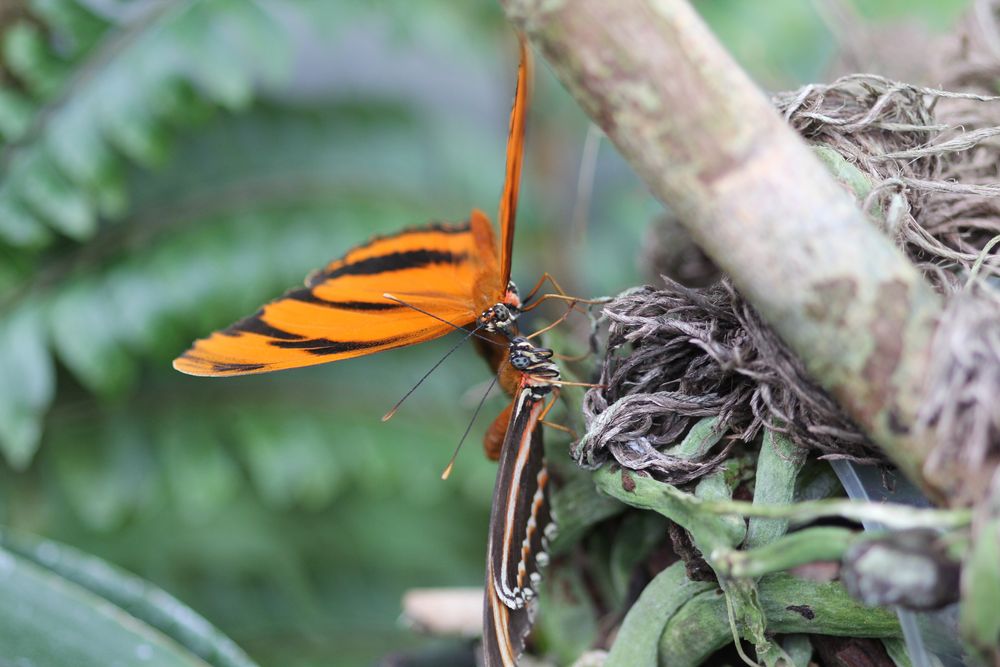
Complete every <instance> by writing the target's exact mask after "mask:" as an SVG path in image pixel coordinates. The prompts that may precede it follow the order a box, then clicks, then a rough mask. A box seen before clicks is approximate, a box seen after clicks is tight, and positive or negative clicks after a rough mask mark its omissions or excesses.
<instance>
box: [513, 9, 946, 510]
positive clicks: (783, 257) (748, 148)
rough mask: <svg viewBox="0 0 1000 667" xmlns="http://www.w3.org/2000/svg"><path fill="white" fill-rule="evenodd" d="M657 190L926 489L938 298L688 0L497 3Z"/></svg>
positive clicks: (938, 492) (932, 489) (929, 487)
mask: <svg viewBox="0 0 1000 667" xmlns="http://www.w3.org/2000/svg"><path fill="white" fill-rule="evenodd" d="M500 3H501V4H502V5H503V7H504V9H505V11H506V12H507V15H508V17H509V18H510V19H511V20H512V21H513V22H514V24H515V25H517V26H518V27H519V28H521V29H522V30H523V31H524V32H525V33H526V34H527V35H528V37H529V39H530V41H531V42H532V43H533V44H534V45H535V46H536V47H537V48H538V49H539V50H540V51H541V53H542V54H543V55H544V56H545V58H546V59H547V60H548V62H549V64H550V65H551V66H552V68H553V69H554V70H555V73H556V75H557V76H558V77H559V79H560V80H561V81H562V82H563V84H564V85H565V86H566V87H567V88H568V89H569V91H570V92H571V93H572V94H573V96H574V97H575V98H576V100H577V101H578V102H579V104H580V105H581V106H582V107H583V109H584V110H585V111H586V112H587V113H588V114H589V115H590V117H591V118H592V119H593V120H594V121H595V122H596V123H597V124H598V125H600V127H601V128H602V129H603V130H604V131H605V133H607V136H608V137H609V138H610V139H611V141H612V142H614V144H615V145H616V146H617V147H618V149H619V151H620V152H621V154H622V155H623V156H624V157H625V159H626V160H628V161H629V163H630V164H631V165H632V167H633V168H634V169H635V170H636V172H637V173H638V174H639V175H640V177H641V178H642V179H643V180H644V181H645V182H646V184H647V185H648V186H649V188H650V189H651V190H652V192H653V194H654V195H655V196H656V197H658V198H659V199H660V200H661V201H662V202H663V203H664V204H667V205H668V206H670V207H671V208H672V209H674V211H676V212H677V214H678V215H679V217H680V220H681V222H682V223H683V224H684V225H685V226H686V227H687V229H688V230H689V231H690V233H691V234H692V236H693V237H694V239H695V240H696V242H697V243H698V244H699V245H700V246H701V247H702V248H703V249H704V250H705V252H706V253H707V254H708V255H709V256H711V258H712V259H713V260H714V261H715V262H716V263H717V264H718V265H719V266H720V267H721V268H723V269H724V270H725V271H726V272H728V273H729V274H730V276H732V278H733V280H734V281H735V283H736V284H737V286H738V287H739V289H740V290H741V291H742V292H743V294H744V295H746V297H747V298H748V299H749V300H750V301H751V302H752V303H753V304H754V305H755V306H756V307H757V309H758V310H759V311H760V312H761V314H762V315H763V316H764V317H765V318H766V319H767V320H768V322H770V323H771V325H772V326H774V327H775V329H776V330H777V331H778V332H779V334H780V335H781V336H782V338H783V339H784V340H785V341H786V342H787V343H788V344H789V345H790V346H791V347H792V348H793V349H794V350H795V351H796V352H797V353H798V354H799V355H800V356H801V357H802V358H803V360H804V361H805V363H806V366H807V368H808V369H809V372H810V373H811V374H812V375H813V376H814V377H815V379H816V380H817V381H818V382H819V383H820V384H821V385H822V386H823V387H825V388H826V389H827V390H828V391H829V392H830V393H831V394H832V395H833V396H834V397H835V398H836V400H837V401H838V402H839V403H840V404H841V406H843V408H844V409H845V411H846V412H847V413H848V414H849V415H850V416H851V417H852V418H853V419H854V420H855V421H856V423H857V424H858V425H859V426H860V427H861V428H862V429H864V430H865V431H866V432H867V433H868V434H869V435H870V436H871V437H872V439H873V440H874V441H875V442H876V443H878V444H879V445H880V446H881V447H882V448H883V449H884V451H885V452H886V453H887V455H888V456H889V457H890V458H891V459H892V460H893V461H894V462H895V463H896V464H897V465H898V466H899V467H900V468H901V469H902V470H903V471H904V472H905V473H906V474H907V476H908V477H910V479H912V480H913V481H914V482H916V483H917V484H918V485H920V486H921V487H922V488H923V489H924V490H925V491H926V492H928V493H929V494H931V495H932V496H934V497H936V498H938V499H940V498H942V496H947V495H948V492H949V489H948V488H942V487H940V486H938V485H936V484H935V483H932V482H931V481H930V480H928V479H927V478H926V477H925V475H924V474H923V473H922V464H923V462H924V461H925V460H926V456H927V454H928V452H929V450H930V447H931V444H932V443H931V441H930V438H929V437H928V436H927V435H926V434H918V433H916V431H915V430H914V422H915V417H916V414H917V410H918V408H919V406H920V404H921V401H922V398H923V395H924V388H925V386H926V382H927V378H928V369H929V362H930V351H931V340H932V337H933V334H934V331H935V326H936V323H937V320H938V318H939V316H940V314H941V309H942V303H941V299H940V298H939V297H938V295H937V294H936V293H935V292H934V291H933V290H932V289H931V287H930V286H929V285H928V284H927V283H926V282H925V281H924V279H923V277H922V276H921V275H920V274H919V272H918V271H917V270H916V269H915V268H914V267H913V265H912V264H911V263H910V262H909V261H908V260H907V259H906V258H905V257H904V255H903V254H902V252H900V251H899V250H898V249H897V248H896V247H895V246H894V245H893V244H892V243H891V242H890V241H889V239H887V238H886V237H884V236H883V235H882V234H881V232H879V231H878V230H877V229H876V228H875V227H874V226H873V225H871V224H870V223H869V222H868V221H867V220H866V219H865V217H864V215H863V214H862V213H861V211H859V210H858V208H857V206H856V205H855V203H854V201H853V199H852V198H851V196H850V195H849V194H848V193H847V192H846V191H845V190H844V189H843V188H842V187H841V186H839V185H838V184H837V183H836V182H835V180H834V179H833V178H832V176H831V175H830V174H829V173H828V172H827V171H826V169H825V168H824V167H823V165H821V164H820V162H819V161H818V159H817V158H816V157H815V156H814V155H813V154H812V151H811V150H810V149H809V148H808V147H807V146H806V145H805V144H804V143H803V142H802V141H801V139H800V138H799V137H798V136H797V135H796V134H795V133H794V132H793V131H792V130H791V129H790V128H789V127H788V126H787V125H786V124H785V123H784V121H783V120H782V118H781V117H780V116H779V115H778V113H777V112H776V111H775V110H774V108H773V107H772V106H771V104H770V102H769V100H768V99H767V97H766V96H765V95H764V94H763V93H762V92H761V91H760V90H758V89H757V87H756V86H755V85H754V84H753V83H752V82H751V81H750V79H749V77H748V76H747V75H746V74H745V73H744V72H743V71H742V69H741V68H740V67H739V66H738V65H736V63H735V62H734V61H733V60H732V59H731V58H730V56H729V55H728V54H727V53H726V52H725V50H724V49H723V48H722V47H721V45H720V44H719V43H718V42H717V41H716V39H715V37H714V36H713V35H712V34H711V32H710V31H709V30H708V28H707V27H706V26H705V25H704V23H703V22H702V20H701V19H700V17H699V16H698V15H697V14H696V12H695V11H694V10H693V9H692V7H691V6H690V5H689V4H688V2H686V1H685V0H614V1H613V2H609V1H608V0H500Z"/></svg>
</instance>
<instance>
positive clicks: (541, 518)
mask: <svg viewBox="0 0 1000 667" xmlns="http://www.w3.org/2000/svg"><path fill="white" fill-rule="evenodd" d="M543 407H544V397H543V396H541V395H539V394H538V393H536V390H535V389H533V388H531V387H524V388H522V389H521V390H520V392H518V395H517V397H516V398H515V404H514V409H513V410H512V411H511V418H510V423H509V425H508V427H507V435H506V437H505V438H504V442H503V447H502V449H501V453H500V467H499V469H498V470H497V481H496V485H495V486H494V489H493V508H492V511H491V513H490V534H489V546H488V548H487V555H486V595H485V601H484V604H485V609H484V626H483V654H484V657H485V665H486V667H500V666H503V667H511V666H513V665H517V661H518V658H519V656H520V654H521V652H522V651H523V649H524V642H525V638H526V637H527V635H528V632H529V631H530V630H531V625H532V622H533V621H534V604H535V597H536V596H537V594H538V584H539V582H540V579H541V575H540V573H539V569H540V568H541V567H544V566H545V564H546V562H547V560H548V554H547V553H546V549H547V547H548V535H547V534H546V533H548V534H549V535H551V533H552V530H553V529H554V524H552V522H551V515H550V510H549V503H548V485H549V476H548V472H547V470H546V469H545V458H544V452H543V448H542V433H541V429H540V428H539V421H538V420H539V417H540V416H541V412H542V409H543Z"/></svg>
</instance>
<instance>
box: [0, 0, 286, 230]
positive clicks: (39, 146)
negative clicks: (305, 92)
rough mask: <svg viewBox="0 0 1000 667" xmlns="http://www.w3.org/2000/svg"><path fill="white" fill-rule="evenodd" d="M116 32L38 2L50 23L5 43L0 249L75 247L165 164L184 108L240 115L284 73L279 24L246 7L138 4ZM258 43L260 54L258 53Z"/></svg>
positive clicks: (192, 1)
mask: <svg viewBox="0 0 1000 667" xmlns="http://www.w3.org/2000/svg"><path fill="white" fill-rule="evenodd" d="M144 7H145V11H144V12H142V13H141V14H140V15H138V16H134V17H128V18H127V20H123V21H122V22H121V23H118V24H112V23H108V22H106V21H104V20H102V19H101V18H100V17H96V16H94V15H92V14H90V13H89V12H88V10H86V9H85V8H84V7H83V5H82V4H78V3H77V2H74V1H73V0H44V1H39V2H36V3H35V4H34V8H35V10H36V13H37V15H38V18H39V19H40V20H41V21H43V22H45V23H46V24H47V25H48V28H49V31H48V32H45V31H43V30H42V28H40V27H39V26H38V25H37V24H36V23H29V22H27V21H22V22H19V23H17V24H15V25H13V26H11V27H10V28H8V29H7V30H6V32H5V33H4V35H3V46H4V50H3V53H4V62H5V64H6V66H7V69H8V71H9V72H10V73H11V74H12V75H13V76H14V77H16V82H15V84H8V85H6V86H4V87H3V88H0V132H2V133H3V138H4V144H3V145H2V147H0V239H2V240H3V241H4V242H6V243H8V244H11V245H14V246H29V247H42V246H45V245H48V244H50V243H51V242H52V240H53V235H52V234H51V233H50V232H51V231H55V232H57V233H58V234H60V235H63V236H67V237H70V238H72V239H75V240H78V241H82V240H84V239H87V238H90V237H91V236H93V234H94V233H95V231H96V230H97V227H98V221H99V220H100V219H102V218H119V217H121V215H122V214H123V213H124V210H125V207H124V201H125V200H126V198H127V197H126V194H125V191H124V187H123V181H122V178H121V174H122V173H123V172H124V171H125V170H126V168H127V166H128V165H129V164H130V163H135V164H139V165H144V166H155V165H157V164H160V163H162V161H163V159H164V156H165V154H166V152H167V151H168V150H169V147H170V145H171V142H172V133H173V131H174V129H175V128H176V126H177V125H178V124H180V123H182V122H184V121H185V120H186V119H187V118H188V117H189V116H190V115H191V108H192V107H194V108H198V107H199V106H205V105H210V106H221V107H225V108H228V109H240V108H244V107H245V106H246V105H247V104H248V103H249V102H250V100H251V98H252V96H253V92H254V90H255V88H256V86H257V85H259V84H261V83H267V82H274V81H276V80H278V79H280V78H281V77H282V76H283V75H285V74H286V72H287V70H288V64H289V58H290V51H289V36H288V34H287V33H286V28H285V27H284V25H283V23H282V22H280V21H277V20H275V17H273V16H272V15H271V14H270V13H269V10H268V9H267V7H266V5H264V4H262V3H259V2H249V1H245V0H186V1H183V2H182V1H168V2H156V3H145V5H144ZM262 44H266V45H267V48H266V49H264V48H261V45H262Z"/></svg>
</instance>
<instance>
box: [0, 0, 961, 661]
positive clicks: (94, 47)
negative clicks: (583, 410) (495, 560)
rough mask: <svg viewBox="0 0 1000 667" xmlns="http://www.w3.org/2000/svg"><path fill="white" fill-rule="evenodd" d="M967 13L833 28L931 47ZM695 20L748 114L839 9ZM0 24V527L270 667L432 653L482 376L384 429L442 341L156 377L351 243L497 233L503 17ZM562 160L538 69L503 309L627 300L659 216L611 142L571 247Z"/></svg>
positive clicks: (778, 3) (423, 398) (66, 5)
mask: <svg viewBox="0 0 1000 667" xmlns="http://www.w3.org/2000/svg"><path fill="white" fill-rule="evenodd" d="M965 4H966V3H965V2H964V0H947V1H943V0H921V1H919V2H912V1H911V2H903V1H902V0H900V1H898V2H897V1H893V2H886V1H884V0H865V1H862V0H856V2H854V3H853V4H851V3H838V6H840V7H841V9H843V8H844V7H848V8H851V7H853V9H854V11H856V16H857V17H861V20H864V21H874V22H885V21H898V20H901V19H906V20H908V21H917V22H919V23H920V24H922V25H924V26H926V27H927V28H928V29H929V30H932V31H943V30H945V29H947V28H948V26H949V25H950V24H951V23H952V22H953V21H954V20H955V19H956V18H957V17H958V16H959V15H960V14H961V11H962V9H963V8H964V6H965ZM696 5H697V7H698V8H699V10H700V11H702V12H703V13H704V15H705V16H706V18H707V19H708V20H709V22H710V23H711V24H712V26H713V28H714V29H715V30H716V32H717V34H719V35H720V37H722V38H723V40H724V41H725V42H726V43H727V45H729V47H730V48H731V49H732V50H733V52H734V53H735V54H736V55H737V57H738V58H739V59H740V60H741V62H742V63H743V64H744V65H745V66H746V67H748V69H749V70H750V71H751V72H752V74H753V75H754V76H755V77H756V78H757V80H758V81H760V82H761V84H762V85H764V86H765V87H767V88H769V89H784V88H790V87H794V86H796V85H798V84H799V83H801V82H807V81H814V80H819V79H821V78H822V77H824V76H825V74H826V72H827V71H828V69H827V68H828V66H829V65H830V63H831V61H832V60H833V59H834V58H835V57H836V54H837V51H838V46H837V40H836V39H835V38H834V35H833V32H832V31H831V29H830V27H829V26H830V20H831V19H830V16H828V15H827V14H828V13H829V9H830V7H831V6H833V3H830V4H826V3H825V2H824V0H818V2H816V3H813V2H808V1H806V0H773V1H771V2H767V3H750V2H745V0H705V1H702V2H697V3H696ZM817 7H819V10H817ZM0 22H2V53H0V454H2V457H0V523H2V524H3V525H6V526H10V527H12V528H15V529H17V530H21V531H25V532H31V533H36V534H40V535H44V536H48V537H51V538H54V539H57V540H61V541H65V542H67V543H70V544H72V545H75V546H77V547H79V548H81V549H82V550H84V551H87V552H90V553H93V554H96V555H98V556H101V557H103V558H106V559H108V560H110V561H112V562H114V563H116V564H119V565H121V566H123V567H125V568H127V569H129V570H131V571H133V572H135V573H137V574H139V575H141V576H142V577H145V578H147V579H149V580H151V581H152V582H155V583H156V584H158V585H160V586H162V587H163V588H164V589H166V590H167V591H169V592H171V593H173V594H175V595H176V596H177V597H179V598H180V599H181V600H183V601H184V602H185V603H187V604H189V605H190V606H191V607H192V608H194V609H195V610H197V611H199V612H200V613H202V614H204V615H205V616H206V617H207V618H208V619H209V620H211V621H212V622H214V623H215V624H217V625H218V626H219V627H220V628H221V629H222V630H223V631H224V632H226V633H227V634H229V635H230V636H231V637H232V638H233V639H234V640H236V642H237V643H239V644H240V645H241V646H243V647H244V648H245V649H246V650H247V651H248V652H249V653H250V654H251V655H252V656H253V657H254V658H255V659H256V660H258V661H259V662H260V663H261V665H264V666H268V667H305V666H307V665H309V666H312V665H338V666H339V665H347V666H350V665H367V664H373V663H375V662H376V661H377V660H379V658H380V657H381V656H384V655H386V654H388V653H391V652H393V651H398V650H404V649H406V648H408V647H414V646H419V645H426V643H427V642H428V640H426V639H424V638H421V637H418V636H416V635H414V634H412V633H410V632H409V631H407V630H406V629H405V628H404V627H403V626H402V625H401V624H400V623H399V622H398V618H399V614H400V604H399V602H400V597H401V595H402V593H403V591H405V590H406V589H408V588H412V587H427V586H451V585H473V586H474V585H480V583H481V579H482V565H483V558H484V556H483V554H484V550H485V527H486V521H487V516H488V512H489V502H490V495H491V489H492V484H493V474H494V467H493V465H492V464H490V463H488V462H487V461H485V460H484V458H483V456H482V455H481V454H480V452H479V451H478V445H477V444H472V445H470V446H469V447H468V448H467V451H465V452H464V453H463V455H462V456H461V458H460V459H459V463H458V467H457V469H456V472H455V474H454V475H453V477H452V478H451V479H450V480H449V481H447V482H442V481H440V480H439V474H440V471H441V469H442V468H443V466H444V465H445V463H446V462H447V459H448V457H449V455H450V453H451V450H452V448H453V447H454V445H455V443H456V441H457V439H458V437H459V436H460V434H461V432H462V430H463V429H464V426H465V424H466V423H467V421H468V419H469V417H470V415H471V412H472V408H473V406H474V402H475V398H474V396H475V393H476V392H475V391H472V390H474V389H475V388H477V387H481V386H482V384H481V383H482V382H483V381H484V380H486V379H487V378H488V375H487V372H486V368H485V366H484V365H483V364H482V363H481V362H480V361H478V360H477V359H475V355H474V352H473V351H472V350H471V349H469V350H462V351H461V352H460V353H458V354H457V355H455V357H454V358H453V359H451V360H449V361H448V362H447V363H446V365H445V367H444V368H442V369H441V370H440V371H438V372H437V373H435V374H434V375H433V376H432V377H431V379H430V380H429V381H428V382H427V383H426V385H425V386H423V387H422V388H421V389H420V390H419V391H418V392H417V393H416V394H415V395H414V396H413V398H412V399H410V400H409V402H408V403H407V404H406V406H405V407H404V408H403V409H402V410H401V412H400V413H399V415H398V416H397V417H396V418H395V419H394V420H393V421H391V422H390V423H388V424H382V423H380V422H379V416H380V415H381V414H382V413H383V412H384V411H385V410H386V409H387V408H388V407H390V406H391V405H392V404H393V403H394V402H395V401H396V399H397V398H398V397H400V396H401V395H402V394H403V393H404V392H405V391H406V390H407V389H408V388H409V387H410V386H411V385H412V383H413V382H414V381H415V380H416V379H417V378H419V377H420V375H422V374H423V372H424V371H425V370H426V369H428V368H429V367H430V366H431V365H432V364H433V363H434V361H436V360H437V359H438V358H439V357H440V356H441V354H443V352H444V351H445V350H446V349H447V348H448V346H450V345H451V342H450V341H449V340H447V339H446V340H444V341H438V342H436V343H432V344H426V345H421V346H419V347H418V348H414V349H407V350H401V351H396V352H391V353H387V354H383V355H378V356H376V357H372V358H366V359H358V360H353V361H348V362H342V363H339V364H336V365H332V366H325V367H319V368H314V369H307V370H301V371H291V372H283V373H278V374H276V375H272V376H261V377H252V378H246V379H229V380H207V379H199V378H191V377H186V376H182V375H180V374H178V373H176V372H174V371H173V370H172V369H171V367H170V361H171V359H172V358H173V357H174V356H176V355H177V354H179V353H180V352H182V351H183V350H184V349H185V347H186V346H187V344H188V343H189V342H190V341H191V340H193V339H194V338H196V337H200V336H204V335H206V334H207V333H209V332H210V331H211V330H212V329H214V328H217V327H220V326H224V325H226V324H228V323H230V322H231V321H233V320H234V319H236V318H237V317H240V316H242V315H245V314H247V313H249V312H252V311H253V310H254V309H255V308H256V307H257V306H258V305H259V304H261V303H262V302H264V301H265V300H267V299H268V298H271V297H273V296H275V295H277V294H279V293H281V292H282V291H283V290H284V289H285V288H287V287H290V286H293V285H296V284H298V283H300V282H301V280H302V277H303V276H304V275H305V274H306V273H308V272H309V271H310V270H311V269H313V268H316V267H319V266H321V265H323V264H324V263H325V262H326V261H328V260H329V259H331V258H333V257H336V256H338V255H340V254H341V253H343V252H344V251H345V250H347V249H348V248H349V247H351V246H352V245H354V244H356V243H359V242H361V241H363V240H365V239H367V238H368V237H369V236H371V235H372V234H375V233H380V232H389V231H393V230H395V229H398V228H400V227H402V226H405V225H409V224H416V223H421V222H424V221H427V220H461V219H464V218H465V217H466V216H467V214H468V212H469V210H470V209H471V208H473V207H479V208H482V209H484V210H486V211H487V212H488V213H489V214H490V215H491V217H492V216H494V215H495V210H496V205H497V199H498V195H499V190H500V185H501V178H502V172H503V150H504V142H505V140H506V123H507V113H508V111H509V105H510V98H511V93H512V86H513V76H514V69H515V66H516V62H515V51H516V49H515V40H514V38H513V35H512V33H511V30H510V28H509V26H508V25H507V24H506V23H505V22H504V19H503V17H502V15H501V13H500V10H499V9H498V6H497V3H496V2H494V1H493V0H465V1H464V2H446V1H444V0H422V1H421V2H413V1H412V0H378V1H373V0H368V1H362V0H256V1H250V0H176V1H174V2H150V1H146V0H133V1H131V2H129V1H125V0H35V1H23V2H19V1H17V0H5V1H4V2H3V3H2V4H0ZM664 75H665V76H669V73H664ZM587 132H588V122H587V119H586V118H585V117H584V116H583V115H582V113H581V112H580V111H579V110H578V109H577V108H576V107H575V105H574V103H573V102H572V100H571V99H570V98H569V97H568V95H567V94H566V93H565V92H564V91H563V90H562V89H561V88H560V87H559V85H558V84H557V83H556V82H555V81H554V79H553V78H552V76H551V74H550V73H549V72H548V71H547V69H546V67H545V66H544V65H542V66H540V67H539V72H538V77H537V81H536V88H535V96H534V101H533V108H532V111H531V116H530V126H529V146H528V151H527V164H526V171H525V177H524V180H525V188H524V195H523V199H522V204H521V214H520V216H519V225H518V235H517V241H516V246H517V249H516V251H515V257H516V259H515V269H514V277H515V279H516V280H517V281H518V282H519V284H520V285H522V286H530V285H531V284H533V282H534V280H535V277H536V276H538V275H539V274H540V273H541V271H542V270H543V267H544V269H548V270H549V271H552V272H553V273H555V274H556V275H557V276H558V277H559V278H560V280H561V282H563V283H564V285H565V286H567V287H570V288H571V291H573V292H574V293H578V294H611V293H616V292H618V291H620V290H622V289H624V288H626V287H628V286H630V285H633V284H636V283H638V282H641V281H643V280H644V279H645V278H644V276H642V275H641V271H640V269H639V267H638V266H637V262H636V259H635V258H636V257H637V255H638V251H639V247H640V244H641V239H642V234H643V231H644V230H645V228H646V226H647V224H648V223H649V221H650V220H652V219H653V218H654V217H655V216H656V215H657V213H658V212H659V211H660V207H659V205H658V204H657V203H656V202H654V201H652V200H651V198H650V197H649V196H648V195H647V193H646V191H645V189H644V188H643V187H642V185H641V184H640V183H638V182H637V181H636V179H635V178H634V176H633V175H632V174H631V172H630V171H629V169H628V168H627V166H626V165H624V164H623V163H622V162H621V161H620V159H618V158H617V156H616V155H615V154H614V150H613V148H611V147H610V146H609V145H608V144H607V143H606V142H605V143H604V144H603V145H602V147H601V151H600V154H599V158H598V161H597V169H596V179H595V184H594V188H593V196H592V199H591V200H590V202H589V213H588V215H587V219H588V227H587V230H586V235H585V236H583V237H582V238H581V236H580V235H579V234H578V233H577V230H575V229H574V227H573V223H572V220H573V217H574V206H575V205H577V196H576V195H577V179H578V172H579V169H580V161H581V154H582V151H583V145H584V142H585V137H586V136H587ZM501 406H502V401H501V400H500V399H499V398H497V397H494V399H493V400H492V401H491V402H490V403H489V405H488V408H487V409H486V410H485V411H484V414H489V416H490V417H491V416H492V414H490V413H493V414H495V412H496V411H498V410H499V409H500V408H501ZM488 421H489V420H488V419H487V418H485V417H484V418H482V419H481V420H480V423H479V424H478V425H477V427H476V428H475V429H474V430H473V433H472V436H471V440H470V442H472V443H475V442H476V441H477V440H479V438H480V436H481V433H482V430H483V429H484V428H485V426H486V424H487V423H488Z"/></svg>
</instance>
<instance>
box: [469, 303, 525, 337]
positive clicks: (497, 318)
mask: <svg viewBox="0 0 1000 667" xmlns="http://www.w3.org/2000/svg"><path fill="white" fill-rule="evenodd" d="M520 314H521V309H520V308H518V307H517V306H515V305H512V304H506V303H495V304H493V305H492V306H490V307H489V308H487V309H486V310H484V311H483V314H482V315H480V316H479V322H478V324H479V326H481V327H482V328H483V329H485V330H486V331H488V332H490V333H502V334H506V335H508V336H509V335H511V334H512V333H513V331H514V324H515V323H516V322H517V317H518V316H519V315H520Z"/></svg>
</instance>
